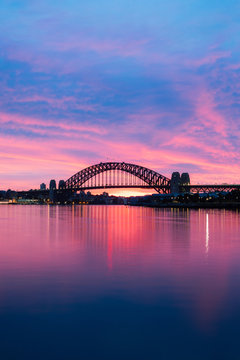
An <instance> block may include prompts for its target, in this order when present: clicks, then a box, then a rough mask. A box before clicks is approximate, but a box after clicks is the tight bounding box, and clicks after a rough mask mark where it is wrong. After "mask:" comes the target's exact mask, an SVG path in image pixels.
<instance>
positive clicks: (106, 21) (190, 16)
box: [0, 0, 240, 189]
mask: <svg viewBox="0 0 240 360" xmlns="http://www.w3.org/2000/svg"><path fill="white" fill-rule="evenodd" d="M239 18H240V2H239V1H234V0H221V1H219V0H218V1H217V0H211V1H209V0H208V1H206V0H171V1H169V2H167V1H165V0H164V1H162V0H148V1H139V0H135V1H130V0H118V1H116V0H115V1H114V0H111V1H106V0H95V1H94V0H89V1H81V0H68V1H63V0H58V1H56V0H52V1H46V0H41V1H39V0H38V1H35V0H21V1H20V0H19V1H17V0H16V1H11V0H2V1H1V11H0V28H1V29H0V30H1V31H0V34H1V35H0V42H1V44H0V51H1V52H0V67H1V77H0V82H1V86H0V91H1V97H0V102H1V107H0V122H1V128H0V129H1V133H0V164H1V166H0V189H6V188H14V189H28V188H35V187H39V184H40V182H46V183H48V182H49V180H50V179H51V178H55V179H56V180H59V179H65V180H66V179H67V178H69V177H70V176H71V175H72V174H74V173H76V172H77V171H79V170H81V169H82V168H84V167H86V166H89V165H92V164H95V163H98V162H101V161H102V162H104V161H125V162H131V163H136V164H139V165H143V166H146V167H149V168H151V169H154V170H156V171H158V172H160V173H162V174H163V175H166V176H169V177H170V176H171V173H172V172H173V171H179V172H185V171H187V172H189V173H190V174H191V180H192V183H197V182H200V183H209V182H212V183H223V182H228V183H240V163H239V158H240V150H239V149H240V121H239V113H240V103H239V88H240V85H239V84H240V82H239V77H240V58H239V52H240V44H239V43H240V40H239V34H240V22H239Z"/></svg>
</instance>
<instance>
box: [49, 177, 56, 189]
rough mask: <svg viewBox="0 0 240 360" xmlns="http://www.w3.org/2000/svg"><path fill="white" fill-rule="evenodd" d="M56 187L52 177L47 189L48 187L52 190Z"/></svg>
mask: <svg viewBox="0 0 240 360" xmlns="http://www.w3.org/2000/svg"><path fill="white" fill-rule="evenodd" d="M56 188H57V186H56V180H54V179H52V180H51V181H50V184H49V189H50V190H54V189H56Z"/></svg>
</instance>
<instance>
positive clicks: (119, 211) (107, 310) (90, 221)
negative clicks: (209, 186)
mask: <svg viewBox="0 0 240 360" xmlns="http://www.w3.org/2000/svg"><path fill="white" fill-rule="evenodd" d="M239 235H240V214H239V213H238V212H237V211H224V210H219V211H218V210H199V211H198V210H191V211H187V210H182V211H181V210H171V209H147V208H141V207H125V206H75V207H74V206H73V207H67V206H65V207H60V206H14V205H12V206H11V205H9V206H8V205H2V206H0V359H1V360H5V359H6V360H10V359H14V360H15V359H18V360H19V359H24V360H25V359H26V360H28V359H31V360H32V359H41V360H42V359H57V360H61V359H64V360H71V359H81V360H89V359H97V360H98V359H104V360H105V359H106V360H108V359H111V360H118V359H121V360H128V359H131V360H134V359H136V360H140V359H144V360H152V359H153V360H155V359H166V360H169V359H170V360H171V359H186V360H188V359H189V360H190V359H191V360H198V359H201V360H202V359H211V360H212V359H217V360H219V359H224V360H235V359H237V360H239V359H240V341H239V338H240V286H239V284H240V236H239Z"/></svg>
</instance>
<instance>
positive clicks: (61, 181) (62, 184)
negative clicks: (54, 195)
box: [58, 180, 66, 189]
mask: <svg viewBox="0 0 240 360" xmlns="http://www.w3.org/2000/svg"><path fill="white" fill-rule="evenodd" d="M65 187H66V186H65V181H64V180H59V183H58V188H59V189H65Z"/></svg>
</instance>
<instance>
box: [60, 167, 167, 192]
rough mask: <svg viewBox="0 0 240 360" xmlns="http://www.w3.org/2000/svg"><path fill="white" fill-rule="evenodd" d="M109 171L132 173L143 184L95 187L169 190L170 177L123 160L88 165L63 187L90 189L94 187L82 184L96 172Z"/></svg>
mask: <svg viewBox="0 0 240 360" xmlns="http://www.w3.org/2000/svg"><path fill="white" fill-rule="evenodd" d="M109 171H121V172H125V173H128V174H131V175H133V176H134V177H136V178H138V179H140V180H142V182H143V183H144V185H142V186H141V185H140V186H137V185H135V186H134V185H131V184H130V185H127V184H125V185H124V184H123V185H120V186H119V185H116V184H115V185H114V184H112V185H111V186H107V184H105V185H106V186H104V184H102V186H96V187H95V188H99V187H101V188H104V187H112V188H114V187H123V188H125V187H145V188H153V189H155V190H156V191H157V192H158V193H165V194H166V193H169V192H170V179H168V178H167V177H165V176H163V175H161V174H159V173H157V172H156V171H153V170H150V169H148V168H146V167H143V166H139V165H135V164H129V163H125V162H105V163H99V164H96V165H92V166H89V167H87V168H85V169H83V170H81V171H79V172H77V173H76V174H74V175H73V176H71V177H70V178H69V179H68V180H67V181H66V182H65V188H66V189H69V190H75V191H78V190H82V189H86V188H88V189H91V188H94V187H91V186H88V187H84V184H85V183H86V182H88V180H90V179H92V178H93V177H96V176H97V175H98V174H101V173H104V172H109Z"/></svg>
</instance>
